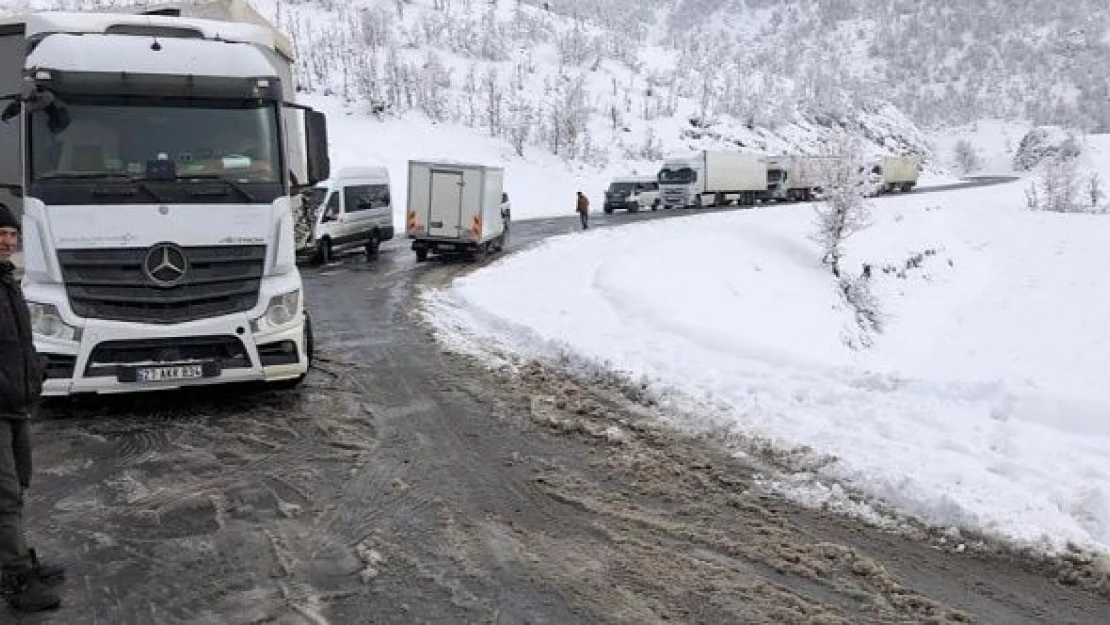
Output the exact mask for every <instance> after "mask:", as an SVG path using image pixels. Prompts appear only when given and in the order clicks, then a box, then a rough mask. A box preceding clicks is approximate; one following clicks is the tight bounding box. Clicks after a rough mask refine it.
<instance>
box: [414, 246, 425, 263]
mask: <svg viewBox="0 0 1110 625" xmlns="http://www.w3.org/2000/svg"><path fill="white" fill-rule="evenodd" d="M426 260H428V250H426V249H424V248H420V249H418V250H416V262H418V263H422V262H424V261H426Z"/></svg>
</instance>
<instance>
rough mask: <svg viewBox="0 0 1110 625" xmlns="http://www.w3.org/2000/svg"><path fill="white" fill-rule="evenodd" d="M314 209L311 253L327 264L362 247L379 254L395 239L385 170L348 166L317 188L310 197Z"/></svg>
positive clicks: (383, 168) (390, 195)
mask: <svg viewBox="0 0 1110 625" xmlns="http://www.w3.org/2000/svg"><path fill="white" fill-rule="evenodd" d="M307 201H308V202H309V203H310V204H311V206H312V207H313V208H314V209H315V210H314V213H315V215H314V218H315V221H314V225H313V228H312V234H311V240H310V245H309V246H308V250H309V251H310V252H311V253H312V254H313V259H314V260H315V261H316V262H318V263H321V264H327V263H328V262H331V260H332V259H333V258H334V257H335V255H337V254H339V253H341V252H346V251H349V250H353V249H359V248H362V249H364V250H365V251H366V256H367V257H368V258H369V257H373V256H374V255H375V254H377V253H378V246H379V245H381V242H382V241H388V240H390V239H392V238H393V203H392V194H391V193H390V189H389V171H388V170H387V169H386V168H385V167H347V168H344V169H340V170H339V171H337V172H336V173H335V175H334V176H333V177H332V178H331V179H330V180H327V181H325V182H321V183H320V184H319V185H317V186H316V187H314V188H313V189H312V191H311V193H310V194H309V197H308V198H307Z"/></svg>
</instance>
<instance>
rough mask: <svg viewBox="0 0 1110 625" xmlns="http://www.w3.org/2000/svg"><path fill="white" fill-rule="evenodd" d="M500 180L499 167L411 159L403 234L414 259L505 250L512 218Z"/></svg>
mask: <svg viewBox="0 0 1110 625" xmlns="http://www.w3.org/2000/svg"><path fill="white" fill-rule="evenodd" d="M504 178H505V173H504V170H503V169H502V168H500V167H492V166H488V165H477V164H472V163H454V162H430V161H409V179H408V210H407V211H406V214H405V232H406V234H407V235H408V237H409V238H410V239H412V250H413V251H414V252H415V253H416V260H417V261H419V262H423V261H425V260H427V259H428V255H429V254H431V253H435V254H467V255H470V256H476V255H482V254H485V253H486V252H491V251H499V250H501V249H504V247H505V242H506V238H507V237H508V234H509V220H510V215H509V213H508V208H507V204H508V198H507V196H506V195H505V193H504V189H503V184H504Z"/></svg>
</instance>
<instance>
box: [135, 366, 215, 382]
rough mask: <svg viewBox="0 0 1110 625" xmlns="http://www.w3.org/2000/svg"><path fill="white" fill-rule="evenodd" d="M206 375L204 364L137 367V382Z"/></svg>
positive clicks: (189, 378)
mask: <svg viewBox="0 0 1110 625" xmlns="http://www.w3.org/2000/svg"><path fill="white" fill-rule="evenodd" d="M203 377H204V366H203V365H175V366H172V367H139V368H137V369H135V381H136V382H162V381H165V380H193V379H196V378H203Z"/></svg>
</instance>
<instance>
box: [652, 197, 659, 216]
mask: <svg viewBox="0 0 1110 625" xmlns="http://www.w3.org/2000/svg"><path fill="white" fill-rule="evenodd" d="M657 210H659V199H658V198H656V199H655V201H654V202H652V203H651V212H653V213H654V212H655V211H657Z"/></svg>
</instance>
